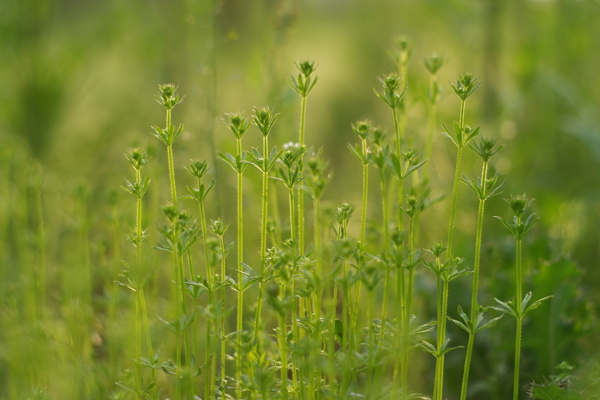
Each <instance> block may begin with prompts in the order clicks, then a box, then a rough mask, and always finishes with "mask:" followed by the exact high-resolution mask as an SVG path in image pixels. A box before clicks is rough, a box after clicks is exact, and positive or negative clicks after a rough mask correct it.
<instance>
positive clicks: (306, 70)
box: [296, 60, 317, 78]
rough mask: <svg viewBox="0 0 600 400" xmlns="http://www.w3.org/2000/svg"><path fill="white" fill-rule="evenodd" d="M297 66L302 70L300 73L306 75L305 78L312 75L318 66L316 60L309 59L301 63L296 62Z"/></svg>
mask: <svg viewBox="0 0 600 400" xmlns="http://www.w3.org/2000/svg"><path fill="white" fill-rule="evenodd" d="M296 67H297V68H298V69H299V70H300V73H301V74H302V75H304V77H305V78H308V77H309V76H311V75H312V73H313V72H315V70H316V69H317V67H315V62H314V61H308V60H305V61H302V62H301V63H300V64H296Z"/></svg>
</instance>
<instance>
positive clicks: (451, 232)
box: [446, 146, 463, 260]
mask: <svg viewBox="0 0 600 400" xmlns="http://www.w3.org/2000/svg"><path fill="white" fill-rule="evenodd" d="M462 152H463V148H462V147H460V146H459V147H458V151H457V153H456V168H455V170H454V184H453V186H452V202H451V203H450V223H449V227H448V246H447V250H446V252H447V253H446V255H447V257H448V259H449V260H450V259H452V240H453V236H454V218H455V216H456V199H457V197H458V182H459V181H460V164H461V161H462Z"/></svg>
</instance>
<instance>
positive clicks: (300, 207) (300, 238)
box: [298, 96, 306, 254]
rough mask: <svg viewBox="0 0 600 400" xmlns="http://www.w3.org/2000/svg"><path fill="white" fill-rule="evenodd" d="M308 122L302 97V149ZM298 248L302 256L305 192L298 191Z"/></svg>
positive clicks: (301, 162)
mask: <svg viewBox="0 0 600 400" xmlns="http://www.w3.org/2000/svg"><path fill="white" fill-rule="evenodd" d="M305 121H306V97H304V96H302V105H301V107H300V134H299V139H300V143H299V144H300V148H302V147H303V146H304V126H305ZM303 159H304V155H302V156H301V158H300V168H304V165H303V164H304V163H303ZM298 248H299V251H300V254H304V249H305V248H304V191H303V190H302V189H298Z"/></svg>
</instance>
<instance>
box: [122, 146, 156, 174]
mask: <svg viewBox="0 0 600 400" xmlns="http://www.w3.org/2000/svg"><path fill="white" fill-rule="evenodd" d="M125 157H126V158H127V161H129V163H130V164H131V165H132V166H133V168H134V169H135V170H136V171H139V170H141V169H142V167H143V166H144V165H146V164H148V161H150V159H149V158H148V155H147V154H146V152H145V151H144V150H141V149H138V148H134V149H130V150H129V151H128V152H127V153H125Z"/></svg>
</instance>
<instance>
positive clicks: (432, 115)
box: [423, 74, 437, 182]
mask: <svg viewBox="0 0 600 400" xmlns="http://www.w3.org/2000/svg"><path fill="white" fill-rule="evenodd" d="M435 83H436V75H435V74H431V76H430V77H429V92H430V93H433V91H434V90H435V89H434V88H435ZM428 108H429V116H428V119H427V143H426V147H425V159H426V160H431V153H432V152H433V131H434V130H435V121H436V116H437V97H434V98H432V99H430V103H429V107H428ZM430 165H431V163H427V164H425V165H424V167H425V171H424V173H423V179H424V180H425V181H426V182H428V181H429V166H430Z"/></svg>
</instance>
